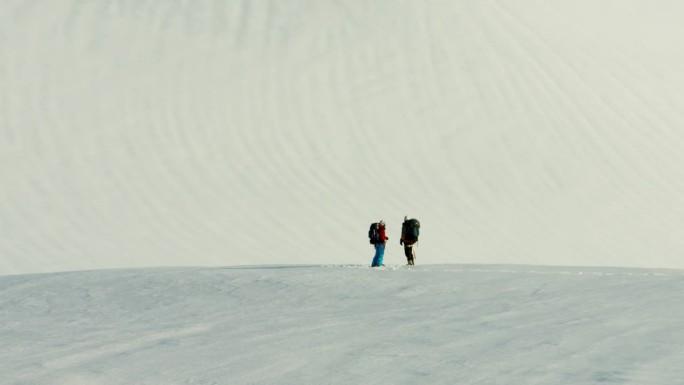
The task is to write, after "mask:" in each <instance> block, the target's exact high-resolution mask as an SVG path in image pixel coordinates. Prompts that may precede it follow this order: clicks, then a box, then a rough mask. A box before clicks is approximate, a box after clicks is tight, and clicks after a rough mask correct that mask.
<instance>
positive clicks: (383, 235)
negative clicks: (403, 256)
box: [380, 226, 389, 243]
mask: <svg viewBox="0 0 684 385" xmlns="http://www.w3.org/2000/svg"><path fill="white" fill-rule="evenodd" d="M380 239H381V240H382V243H385V242H387V240H388V239H389V238H387V234H385V226H380Z"/></svg>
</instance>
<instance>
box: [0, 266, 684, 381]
mask: <svg viewBox="0 0 684 385" xmlns="http://www.w3.org/2000/svg"><path fill="white" fill-rule="evenodd" d="M683 285H684V275H682V272H681V271H666V270H628V269H608V268H600V269H599V268H595V269H586V268H540V267H523V266H520V267H510V266H508V267H507V266H491V265H490V266H457V265H430V266H415V267H413V268H406V267H404V266H402V267H388V268H387V269H380V270H378V269H371V268H369V267H367V266H359V265H355V266H354V265H347V266H339V265H338V266H333V265H330V266H291V267H286V266H266V265H262V266H253V267H244V268H236V267H233V268H211V269H200V268H195V269H192V268H178V269H136V270H123V271H119V270H102V271H89V272H73V273H56V274H48V275H27V276H26V275H14V276H4V277H0V340H1V341H2V347H1V348H0V382H2V383H3V384H6V385H20V384H21V385H23V384H32V385H77V384H89V385H95V384H107V385H119V384H120V385H130V384H149V385H152V384H154V385H156V384H159V385H161V384H164V385H168V384H179V385H180V384H251V385H262V384H263V385H267V384H268V385H272V384H292V385H298V384H331V385H332V384H340V385H342V384H368V385H377V384H383V385H384V384H388V385H389V384H392V385H402V384H407V385H409V384H410V385H416V384H431V385H435V384H444V385H449V384H464V385H465V384H473V385H474V384H530V385H533V384H538V385H548V384H554V385H577V384H606V383H608V384H638V385H672V384H681V383H682V378H684V369H682V366H681V362H682V360H684V353H683V351H682V349H681V346H682V344H684V331H682V328H681V325H682V321H684V312H683V311H682V307H681V303H682V301H683V300H684V298H683V294H682V293H684V290H683V288H684V287H683Z"/></svg>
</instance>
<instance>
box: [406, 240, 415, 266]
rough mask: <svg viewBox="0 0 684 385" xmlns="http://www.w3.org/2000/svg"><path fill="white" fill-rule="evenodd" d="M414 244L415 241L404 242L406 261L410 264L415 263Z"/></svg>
mask: <svg viewBox="0 0 684 385" xmlns="http://www.w3.org/2000/svg"><path fill="white" fill-rule="evenodd" d="M413 245H415V242H413V243H411V244H408V243H406V242H404V255H406V261H407V262H408V264H409V265H415V259H416V251H415V250H413Z"/></svg>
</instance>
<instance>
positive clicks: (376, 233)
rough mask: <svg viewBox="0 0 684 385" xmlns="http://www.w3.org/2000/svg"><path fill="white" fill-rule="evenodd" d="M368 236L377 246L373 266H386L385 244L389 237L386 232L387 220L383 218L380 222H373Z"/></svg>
mask: <svg viewBox="0 0 684 385" xmlns="http://www.w3.org/2000/svg"><path fill="white" fill-rule="evenodd" d="M368 236H369V238H370V242H371V243H372V244H373V246H375V256H374V257H373V262H372V263H371V267H378V266H385V265H384V264H383V263H382V262H383V258H384V256H385V244H386V243H387V240H388V239H389V238H388V237H387V234H385V222H384V221H382V220H381V221H380V222H378V223H373V224H372V225H371V228H370V230H369V232H368Z"/></svg>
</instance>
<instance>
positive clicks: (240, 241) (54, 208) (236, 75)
mask: <svg viewBox="0 0 684 385" xmlns="http://www.w3.org/2000/svg"><path fill="white" fill-rule="evenodd" d="M683 13H684V3H682V2H678V1H671V0H649V1H645V0H623V1H619V2H616V1H601V2H595V1H588V0H579V1H567V0H564V1H560V0H545V1H538V0H520V1H516V2H510V1H508V2H506V1H495V0H459V1H441V0H435V1H423V0H421V1H401V2H397V1H387V0H374V1H361V0H351V1H344V2H340V1H334V0H316V1H307V0H287V1H273V0H270V1H269V0H242V1H239V0H227V1H224V0H197V1H180V0H164V1H162V0H100V1H68V0H49V1H48V0H34V1H29V0H3V1H2V2H1V3H0V25H1V26H2V28H1V29H0V185H1V186H2V187H1V188H0V274H18V273H33V272H52V271H67V270H81V269H93V268H116V267H142V266H178V265H195V266H197V265H203V266H217V265H218V266H220V265H242V264H265V263H267V264H290V263H314V264H321V263H323V264H327V263H337V264H346V263H350V264H363V263H369V261H370V257H371V256H370V254H371V250H370V248H369V245H368V244H367V240H366V238H365V236H366V230H367V227H368V224H369V223H370V222H372V221H376V220H378V219H381V218H382V219H384V220H385V221H387V223H388V226H389V232H390V238H391V239H390V247H389V249H388V259H389V260H390V261H391V262H393V263H398V262H400V261H401V260H402V258H403V257H402V256H401V250H400V249H399V245H398V244H396V243H395V242H396V241H397V240H398V236H399V234H398V233H399V224H400V221H401V219H402V218H403V216H404V215H409V216H415V217H417V218H419V219H420V220H421V223H422V224H423V229H422V230H423V236H422V240H421V244H420V245H419V250H420V251H419V253H421V254H420V255H422V256H423V257H424V259H423V263H438V264H442V263H480V264H498V263H505V264H532V265H575V266H579V265H584V266H632V267H659V268H682V267H684V258H682V255H683V254H684V238H683V237H681V229H682V228H684V226H683V225H684V170H683V169H682V167H681V164H682V161H683V160H684V159H683V155H682V154H684V151H682V150H683V149H684V131H682V129H681V126H682V124H681V123H682V122H683V121H684V114H683V113H682V111H684V96H683V95H684V92H682V91H684V72H682V67H683V65H684V54H683V52H684V51H682V50H681V38H680V37H681V36H683V35H684V25H683V24H682V23H681V16H682V14H683Z"/></svg>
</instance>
